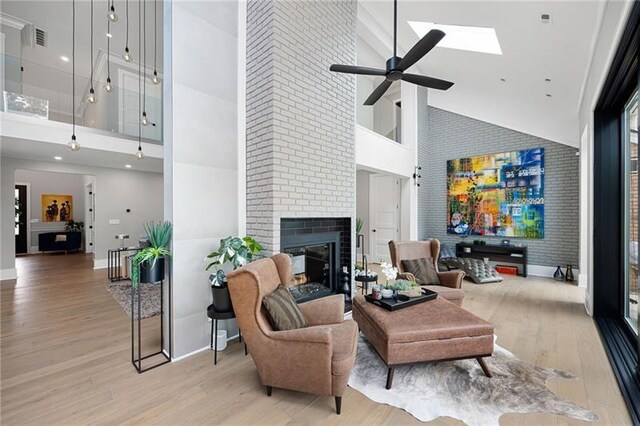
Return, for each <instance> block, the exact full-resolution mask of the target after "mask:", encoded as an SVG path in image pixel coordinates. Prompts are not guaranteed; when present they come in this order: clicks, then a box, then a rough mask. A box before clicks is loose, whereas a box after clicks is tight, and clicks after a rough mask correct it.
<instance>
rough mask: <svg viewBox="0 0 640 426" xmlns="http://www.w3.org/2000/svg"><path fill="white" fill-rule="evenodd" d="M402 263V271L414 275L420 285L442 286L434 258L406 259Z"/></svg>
mask: <svg viewBox="0 0 640 426" xmlns="http://www.w3.org/2000/svg"><path fill="white" fill-rule="evenodd" d="M400 263H402V270H403V271H405V272H410V273H412V274H413V276H414V277H416V281H417V282H418V284H420V285H429V284H435V285H440V279H439V278H438V273H437V272H436V268H435V266H434V264H433V259H432V258H422V259H406V260H402V261H401V262H400Z"/></svg>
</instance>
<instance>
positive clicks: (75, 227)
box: [64, 219, 84, 232]
mask: <svg viewBox="0 0 640 426" xmlns="http://www.w3.org/2000/svg"><path fill="white" fill-rule="evenodd" d="M83 229H84V222H76V221H74V220H73V219H71V220H68V221H66V222H65V223H64V230H65V231H67V232H80V231H82V230H83Z"/></svg>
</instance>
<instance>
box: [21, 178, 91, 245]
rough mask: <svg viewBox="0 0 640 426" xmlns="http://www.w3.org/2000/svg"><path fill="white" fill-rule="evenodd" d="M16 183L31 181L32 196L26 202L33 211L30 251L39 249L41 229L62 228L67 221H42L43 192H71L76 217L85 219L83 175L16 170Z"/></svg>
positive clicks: (78, 220)
mask: <svg viewBox="0 0 640 426" xmlns="http://www.w3.org/2000/svg"><path fill="white" fill-rule="evenodd" d="M15 182H16V183H28V184H29V190H30V197H29V200H28V201H27V203H28V212H29V213H30V216H29V218H28V219H29V222H30V224H29V225H30V226H29V228H30V235H29V240H28V247H29V251H30V252H38V235H39V234H41V233H42V232H52V231H61V230H63V229H64V222H44V221H43V220H42V194H60V195H71V196H72V197H73V205H72V207H73V220H74V221H76V222H84V212H85V205H84V176H83V175H78V174H70V173H52V172H41V171H36V170H16V173H15Z"/></svg>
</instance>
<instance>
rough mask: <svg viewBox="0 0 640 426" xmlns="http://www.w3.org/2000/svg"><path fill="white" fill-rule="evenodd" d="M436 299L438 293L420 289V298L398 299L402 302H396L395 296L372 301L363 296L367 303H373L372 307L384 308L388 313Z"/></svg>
mask: <svg viewBox="0 0 640 426" xmlns="http://www.w3.org/2000/svg"><path fill="white" fill-rule="evenodd" d="M405 297H406V296H405ZM436 297H438V293H436V292H435V291H431V290H427V289H425V288H423V289H422V296H418V297H411V298H406V299H405V298H404V297H401V298H400V299H404V300H398V299H397V298H396V296H393V297H391V298H388V299H386V298H383V299H380V300H376V299H374V298H373V297H372V296H371V295H370V294H367V295H366V296H364V298H365V300H366V301H367V302H369V303H373V304H374V305H376V306H380V307H381V308H384V309H386V310H388V311H397V310H398V309H404V308H408V307H409V306H413V305H417V304H419V303H424V302H427V301H429V300H433V299H435V298H436Z"/></svg>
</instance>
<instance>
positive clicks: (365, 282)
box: [354, 274, 378, 294]
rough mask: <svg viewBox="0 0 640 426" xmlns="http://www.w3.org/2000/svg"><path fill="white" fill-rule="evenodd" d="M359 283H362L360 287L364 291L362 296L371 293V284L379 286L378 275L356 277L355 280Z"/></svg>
mask: <svg viewBox="0 0 640 426" xmlns="http://www.w3.org/2000/svg"><path fill="white" fill-rule="evenodd" d="M354 279H355V280H356V281H357V282H359V283H362V284H361V285H359V286H358V287H360V290H362V294H368V293H369V283H375V284H378V274H375V275H356V277H355V278H354Z"/></svg>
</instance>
